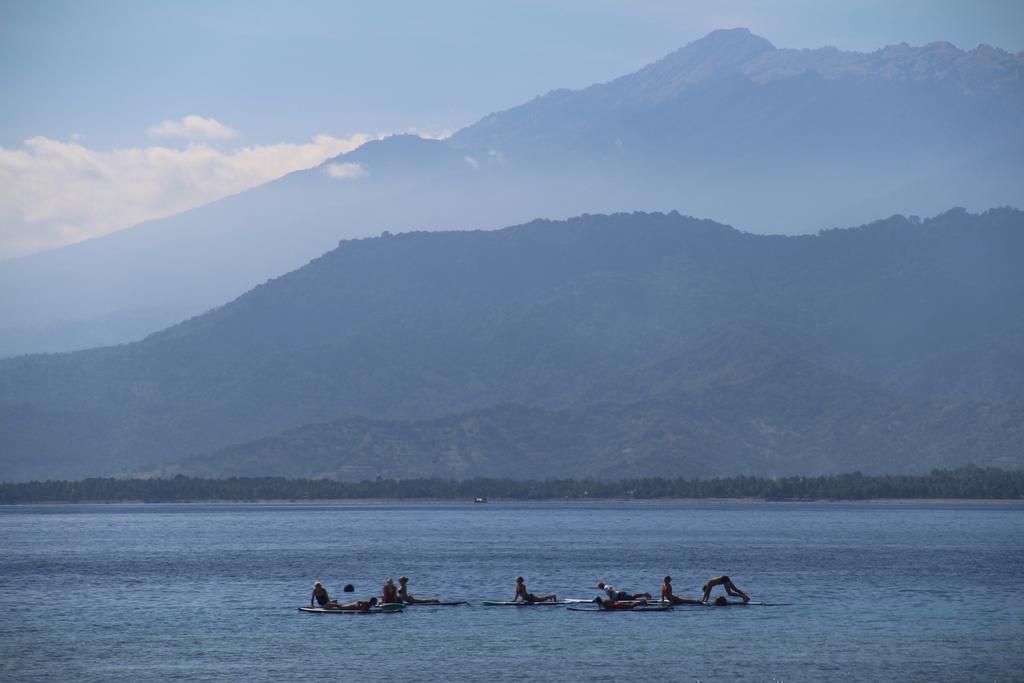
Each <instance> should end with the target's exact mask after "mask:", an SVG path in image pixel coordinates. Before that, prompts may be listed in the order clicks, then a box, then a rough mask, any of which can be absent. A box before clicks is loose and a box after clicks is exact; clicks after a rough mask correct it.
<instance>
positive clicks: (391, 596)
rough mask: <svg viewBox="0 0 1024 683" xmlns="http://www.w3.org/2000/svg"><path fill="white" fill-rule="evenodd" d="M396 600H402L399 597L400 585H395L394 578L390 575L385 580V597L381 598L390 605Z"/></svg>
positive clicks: (382, 601)
mask: <svg viewBox="0 0 1024 683" xmlns="http://www.w3.org/2000/svg"><path fill="white" fill-rule="evenodd" d="M396 602H401V600H399V599H398V586H396V585H395V582H394V580H393V579H392V578H391V577H390V576H389V577H388V580H387V581H385V582H384V597H383V598H382V599H381V604H383V605H390V604H393V603H396Z"/></svg>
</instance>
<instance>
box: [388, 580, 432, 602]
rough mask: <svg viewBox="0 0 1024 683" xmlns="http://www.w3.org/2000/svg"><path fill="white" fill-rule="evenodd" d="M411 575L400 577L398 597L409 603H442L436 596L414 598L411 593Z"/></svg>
mask: <svg viewBox="0 0 1024 683" xmlns="http://www.w3.org/2000/svg"><path fill="white" fill-rule="evenodd" d="M408 583H409V577H408V576H399V577H398V599H399V600H400V601H402V602H404V603H406V604H407V605H440V604H441V601H440V600H437V599H436V598H414V597H413V596H411V595H409V587H408V585H407V584H408Z"/></svg>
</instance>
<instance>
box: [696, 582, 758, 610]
mask: <svg viewBox="0 0 1024 683" xmlns="http://www.w3.org/2000/svg"><path fill="white" fill-rule="evenodd" d="M715 586H721V587H722V588H724V589H725V592H726V593H728V594H729V595H731V596H733V597H735V598H743V602H750V596H749V595H747V594H746V593H744V592H743V591H741V590H740V589H739V588H737V587H736V584H734V583H733V582H732V579H730V578H729V577H728V576H716V577H714V578H713V579H709V580H708V582H707V583H705V584H704V597H702V598H701V599H700V601H701V602H707V601H708V598H709V597H711V589H712V588H714V587H715ZM716 604H717V601H716Z"/></svg>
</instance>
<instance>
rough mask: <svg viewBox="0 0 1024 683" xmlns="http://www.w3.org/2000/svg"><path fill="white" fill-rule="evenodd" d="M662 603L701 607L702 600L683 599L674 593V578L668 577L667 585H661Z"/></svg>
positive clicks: (666, 579) (666, 578)
mask: <svg viewBox="0 0 1024 683" xmlns="http://www.w3.org/2000/svg"><path fill="white" fill-rule="evenodd" d="M661 601H662V602H667V603H668V604H670V605H700V604H702V603H701V601H700V600H690V599H689V598H681V597H679V596H678V595H675V594H673V593H672V577H671V576H666V577H665V583H663V584H662V585H661Z"/></svg>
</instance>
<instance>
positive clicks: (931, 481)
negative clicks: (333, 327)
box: [0, 467, 1024, 504]
mask: <svg viewBox="0 0 1024 683" xmlns="http://www.w3.org/2000/svg"><path fill="white" fill-rule="evenodd" d="M477 496H486V497H488V498H492V499H497V498H504V499H514V500H543V499H556V498H569V499H607V498H634V499H654V498H760V499H765V500H797V499H804V500H870V499H879V498H959V499H1018V498H1024V472H1022V471H1016V472H1006V471H1003V470H999V469H995V468H987V469H982V468H979V467H964V468H961V469H958V470H934V471H932V473H931V474H928V475H924V476H892V475H887V476H881V477H869V476H864V475H863V474H861V473H860V472H855V473H853V474H842V475H839V476H828V477H786V478H784V479H765V478H762V477H728V478H725V479H705V480H700V479H684V478H682V477H679V478H675V479H666V478H661V477H654V478H646V479H624V480H621V481H609V480H594V479H583V480H572V479H547V480H544V481H522V480H513V479H466V480H461V481H456V480H452V479H404V480H395V479H381V480H377V481H361V482H342V481H332V480H328V479H285V478H283V477H232V478H230V479H194V478H191V477H184V476H181V475H178V476H176V477H173V478H170V479H85V480H83V481H33V482H26V483H21V484H0V504H15V503H47V502H64V503H86V502H118V501H147V502H176V501H177V502H181V501H201V500H242V501H254V500H296V501H301V500H340V499H399V500H401V499H405V500H408V499H431V498H433V499H440V500H458V499H463V500H468V499H472V498H474V497H477Z"/></svg>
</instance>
